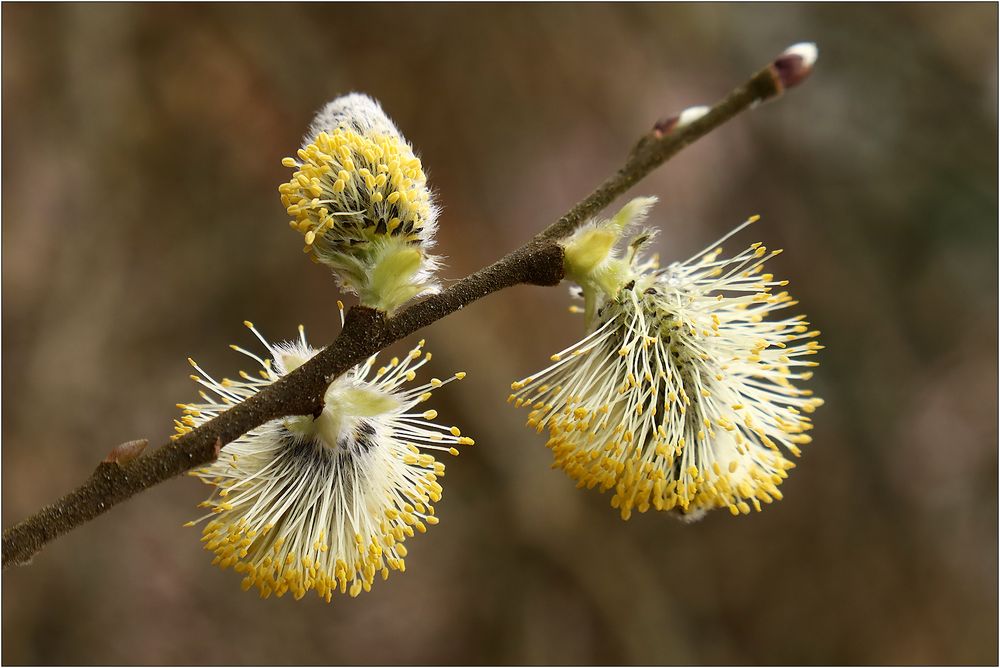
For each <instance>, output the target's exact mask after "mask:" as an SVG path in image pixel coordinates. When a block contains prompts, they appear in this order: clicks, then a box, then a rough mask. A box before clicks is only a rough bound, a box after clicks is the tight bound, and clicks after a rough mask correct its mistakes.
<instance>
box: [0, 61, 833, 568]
mask: <svg viewBox="0 0 1000 668" xmlns="http://www.w3.org/2000/svg"><path fill="white" fill-rule="evenodd" d="M796 49H798V50H796ZM808 56H809V52H808V50H807V51H806V55H805V56H803V52H802V49H801V47H792V48H790V49H788V50H786V51H785V52H784V53H782V54H781V55H780V56H779V57H778V58H777V59H776V60H774V61H773V62H772V63H771V64H769V65H768V66H767V67H765V68H764V69H762V70H760V71H759V72H757V73H756V74H755V75H753V76H752V77H751V78H750V79H749V80H748V81H747V82H746V83H745V84H743V85H742V86H740V87H739V88H736V89H735V90H733V91H732V92H731V93H730V94H729V95H728V96H727V97H726V98H725V99H723V100H722V101H720V102H719V103H717V104H716V105H715V106H713V107H711V109H708V110H707V113H705V114H704V115H700V116H698V117H697V118H696V119H695V120H689V119H686V118H685V117H684V116H683V115H681V116H678V117H675V118H672V119H668V120H666V121H661V122H659V123H657V124H656V126H654V128H653V129H652V130H651V131H650V132H649V133H648V134H646V135H645V136H643V137H642V138H641V139H640V140H639V142H638V143H637V144H636V145H635V147H634V148H633V149H632V152H631V153H630V154H629V156H628V158H627V160H626V161H625V164H624V165H623V166H622V168H621V169H619V170H618V172H617V173H616V174H614V175H613V176H612V177H610V178H609V179H608V180H606V181H605V182H604V183H603V184H601V185H600V186H599V187H598V188H597V189H596V190H595V191H594V192H592V193H591V194H590V195H588V196H587V197H586V198H585V199H584V200H582V201H581V202H580V203H578V204H577V205H576V206H574V207H573V208H572V209H570V211H569V212H568V213H567V214H566V215H564V216H563V217H562V218H560V219H559V220H558V221H556V222H555V223H554V224H552V225H551V226H549V227H548V228H546V229H545V230H544V231H542V232H541V233H539V234H538V235H537V236H535V237H534V238H533V239H532V240H530V241H529V242H528V243H526V244H525V245H524V246H522V247H520V248H518V249H517V250H515V251H513V252H511V253H510V254H508V255H506V256H504V257H503V258H501V259H500V260H498V261H496V262H494V263H493V264H491V265H490V266H488V267H485V268H483V269H480V270H479V271H477V272H475V273H474V274H471V275H469V276H467V277H466V278H464V279H462V280H460V281H458V282H457V283H455V284H454V285H452V286H451V287H449V288H448V289H447V290H444V291H443V292H441V293H439V294H436V295H433V296H430V297H427V298H426V299H423V300H420V301H417V302H415V303H413V304H411V305H410V306H408V307H406V308H405V309H403V310H401V311H400V312H399V313H397V314H396V315H394V316H392V317H388V318H387V317H385V315H384V314H383V313H381V312H379V311H376V310H373V309H370V308H366V307H360V306H356V307H354V308H352V309H351V310H350V311H349V312H348V314H347V318H346V321H345V323H344V328H343V331H341V333H340V336H338V337H337V339H336V340H335V341H334V342H333V343H332V344H331V345H330V346H328V347H327V348H325V349H324V350H323V351H321V352H320V353H319V354H317V355H316V356H315V357H314V358H313V359H312V360H310V361H309V362H307V363H306V364H303V365H302V366H301V367H299V368H298V369H296V370H295V371H293V372H292V373H290V374H288V375H287V376H284V377H282V378H281V379H280V380H278V381H277V382H275V383H273V384H272V385H270V386H268V387H266V388H264V389H262V390H261V391H260V392H258V393H257V394H255V395H254V396H252V397H250V398H249V399H247V400H245V401H243V402H242V403H239V404H236V405H235V406H233V407H232V408H231V409H229V410H228V411H226V412H225V413H222V414H221V415H219V416H218V417H216V418H215V419H213V420H211V421H209V422H207V423H205V424H204V425H202V426H201V427H199V428H198V429H195V430H194V431H191V432H189V433H187V434H185V435H184V436H182V437H181V438H179V439H177V440H176V441H173V442H171V443H168V444H167V445H164V446H162V447H160V448H158V449H156V450H155V451H153V453H152V454H150V455H148V456H145V457H139V456H138V454H139V453H138V452H135V450H137V449H140V448H138V446H137V445H136V444H134V443H131V442H130V444H123V446H127V447H123V446H118V447H117V448H115V449H114V450H112V452H111V454H109V455H108V458H107V459H106V460H105V461H103V462H101V464H99V465H98V467H97V469H96V470H95V471H94V473H93V474H92V475H91V476H90V478H88V479H87V480H86V481H85V482H84V483H83V484H82V485H81V486H80V487H78V488H77V489H75V490H74V491H72V492H70V493H69V494H67V495H66V496H64V497H63V498H61V499H59V500H58V501H56V502H55V503H53V504H52V505H49V506H46V507H45V508H42V509H41V510H40V511H38V512H37V513H35V514H34V515H32V516H31V517H28V518H27V519H25V520H23V521H22V522H20V523H18V524H16V525H15V526H13V527H11V528H10V529H8V530H7V531H5V532H4V534H3V566H4V568H6V567H7V566H10V565H14V564H24V563H27V562H28V561H30V559H31V558H32V557H33V556H34V555H35V554H37V553H38V551H39V550H41V549H42V547H43V546H45V544H46V543H48V542H49V541H51V540H52V539H54V538H56V537H57V536H60V535H62V534H64V533H66V532H67V531H70V530H71V529H73V528H75V527H77V526H79V525H81V524H83V523H84V522H87V521H88V520H91V519H93V518H95V517H97V516H98V515H100V514H102V513H104V512H106V511H107V510H108V509H110V508H111V507H112V506H114V505H115V504H117V503H119V502H121V501H124V500H125V499H128V498H130V497H132V496H133V495H135V494H138V493H139V492H141V491H143V490H145V489H147V488H149V487H152V486H153V485H155V484H157V483H159V482H162V481H163V480H166V479H168V478H172V477H174V476H177V475H180V474H181V473H184V472H185V471H187V470H189V469H191V468H193V467H196V466H200V465H203V464H206V463H208V462H211V461H213V460H214V459H215V458H216V457H218V454H219V449H220V448H221V447H222V446H223V445H225V444H226V443H229V442H230V441H233V440H234V439H236V438H238V437H239V436H241V435H242V434H245V433H247V432H248V431H250V430H252V429H254V428H256V427H258V426H260V425H262V424H264V423H265V422H268V421H269V420H274V419H277V418H281V417H285V416H289V415H309V414H312V413H314V412H315V411H316V410H317V409H318V408H319V407H321V406H322V397H323V393H324V392H325V390H326V388H327V386H328V385H329V383H330V382H331V381H332V380H333V379H334V378H336V377H337V376H339V375H341V374H342V373H344V372H345V371H347V370H348V369H350V368H351V367H353V366H354V365H356V364H358V363H359V362H362V361H364V360H365V359H366V358H368V357H369V356H370V355H373V354H375V353H377V352H378V351H380V350H382V349H383V348H385V347H386V346H388V345H389V344H391V343H393V342H395V341H398V340H399V339H401V338H403V337H405V336H407V335H409V334H412V333H413V332H415V331H417V330H418V329H420V328H422V327H425V326H427V325H429V324H431V323H433V322H435V321H436V320H439V319H441V318H443V317H445V316H446V315H448V314H450V313H453V312H455V311H457V310H458V309H460V308H462V307H464V306H466V305H468V304H471V303H472V302H474V301H476V300H478V299H480V298H482V297H485V296H486V295H489V294H491V293H493V292H497V291H498V290H502V289H504V288H508V287H511V286H514V285H519V284H522V283H523V284H529V285H542V286H550V285H556V284H558V283H559V282H560V280H562V277H563V261H562V248H561V246H560V245H559V244H558V240H560V239H561V238H563V237H565V236H566V235H567V234H570V233H571V232H573V230H575V229H576V228H577V227H578V226H579V225H580V224H581V223H583V222H584V221H585V220H587V219H588V218H590V217H591V216H593V215H595V214H597V213H598V212H599V211H601V210H602V209H604V208H605V207H606V206H607V205H608V204H610V203H611V202H612V201H613V200H614V199H615V198H617V197H618V196H620V195H622V194H623V193H624V192H625V191H627V190H628V189H629V188H630V187H632V186H633V185H635V184H636V183H638V182H639V181H640V180H641V179H642V178H644V177H645V176H646V175H648V174H649V173H650V172H651V171H653V170H654V169H655V168H656V167H658V166H660V165H662V164H663V163H664V162H666V161H667V160H668V159H670V158H671V157H672V156H673V155H675V154H676V153H677V152H678V151H680V150H681V149H682V148H684V147H685V146H687V145H688V144H690V143H691V142H693V141H695V140H697V139H698V138H700V137H702V136H704V135H705V134H707V133H708V132H710V131H712V130H713V129H715V128H717V127H719V126H720V125H722V124H723V123H725V122H726V121H728V120H729V119H731V118H733V117H734V116H736V115H737V114H739V113H740V112H742V111H744V110H746V109H749V108H750V107H752V106H754V105H755V104H757V103H759V102H761V101H763V100H767V99H769V98H773V97H776V96H778V95H780V94H781V92H782V91H783V89H784V88H788V87H791V86H794V85H796V84H797V83H799V82H801V81H802V80H803V79H804V78H805V77H806V76H807V75H808V73H809V71H810V70H811V67H812V58H814V57H815V53H814V52H812V58H809V57H808ZM688 116H689V117H690V116H692V114H689V115H688ZM123 453H124V456H123ZM132 455H135V456H132Z"/></svg>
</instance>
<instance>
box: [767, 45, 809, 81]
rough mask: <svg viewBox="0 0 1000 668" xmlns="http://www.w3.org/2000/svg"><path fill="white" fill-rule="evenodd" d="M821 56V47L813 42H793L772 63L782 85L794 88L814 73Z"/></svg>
mask: <svg viewBox="0 0 1000 668" xmlns="http://www.w3.org/2000/svg"><path fill="white" fill-rule="evenodd" d="M818 57H819V49H818V48H817V47H816V44H815V43H813V42H799V43H798V44H793V45H792V46H790V47H788V48H787V49H785V50H784V52H782V54H781V55H780V56H778V57H777V58H776V59H775V61H774V63H772V64H771V67H772V68H773V70H774V72H775V75H776V77H777V79H778V81H779V82H780V83H781V87H782V88H783V89H784V88H794V87H795V86H798V85H799V84H800V83H802V82H803V81H805V80H806V78H808V76H809V75H810V74H812V71H813V66H814V65H815V64H816V59H817V58H818Z"/></svg>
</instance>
